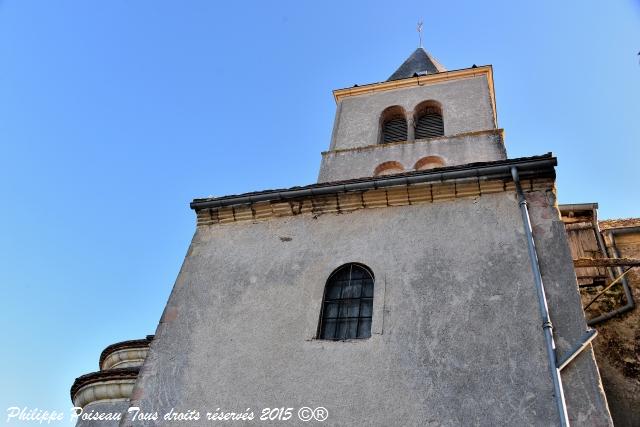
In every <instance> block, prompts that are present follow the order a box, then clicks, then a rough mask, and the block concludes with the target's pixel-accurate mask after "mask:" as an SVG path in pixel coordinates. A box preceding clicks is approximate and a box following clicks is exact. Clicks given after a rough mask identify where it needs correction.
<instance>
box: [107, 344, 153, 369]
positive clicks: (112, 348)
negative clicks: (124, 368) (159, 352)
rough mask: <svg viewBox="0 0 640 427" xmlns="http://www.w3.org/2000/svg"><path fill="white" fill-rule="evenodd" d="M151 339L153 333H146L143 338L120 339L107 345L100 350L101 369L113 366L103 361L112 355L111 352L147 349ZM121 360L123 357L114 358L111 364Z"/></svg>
mask: <svg viewBox="0 0 640 427" xmlns="http://www.w3.org/2000/svg"><path fill="white" fill-rule="evenodd" d="M151 341H153V335H147V336H146V337H145V338H143V339H139V340H128V341H120V342H117V343H115V344H111V345H109V346H108V347H107V348H105V349H104V350H102V353H101V354H100V362H99V367H100V369H102V370H104V369H109V367H111V366H113V365H109V363H105V362H106V361H107V359H108V358H109V356H110V355H112V354H114V353H116V352H119V351H121V350H129V349H135V350H139V349H147V348H149V346H150V345H151ZM122 360H124V359H119V360H116V361H115V362H114V363H113V364H116V363H118V362H119V361H122Z"/></svg>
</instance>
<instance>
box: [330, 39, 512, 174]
mask: <svg viewBox="0 0 640 427" xmlns="http://www.w3.org/2000/svg"><path fill="white" fill-rule="evenodd" d="M333 95H334V98H335V100H336V104H337V109H336V117H335V123H334V127H333V134H332V137H331V145H330V147H329V150H328V151H326V152H324V153H322V164H321V166H320V175H319V178H318V182H329V181H340V180H345V179H352V178H362V177H372V176H379V175H391V174H397V173H402V172H409V171H414V170H425V169H431V168H438V167H447V166H456V165H462V164H467V163H475V162H488V161H495V160H504V159H506V158H507V154H506V150H505V148H504V141H503V132H502V129H499V128H498V121H497V115H496V102H495V94H494V90H493V71H492V68H491V66H490V65H487V66H481V67H478V66H475V65H474V66H473V67H471V68H466V69H462V70H454V71H448V70H447V69H446V68H445V67H444V66H442V65H441V64H440V63H439V62H438V61H437V60H436V59H435V58H434V57H433V56H431V55H430V54H429V53H428V52H427V51H426V50H424V49H423V48H422V47H419V48H418V49H416V50H415V51H414V52H413V53H412V54H411V55H410V56H409V57H408V58H407V60H406V61H404V63H402V65H401V66H400V67H399V68H398V69H397V70H396V71H395V72H394V73H393V74H392V75H391V76H390V77H389V78H388V79H387V80H386V81H384V82H380V83H372V84H366V85H362V86H359V85H355V86H353V87H351V88H346V89H338V90H335V91H334V92H333Z"/></svg>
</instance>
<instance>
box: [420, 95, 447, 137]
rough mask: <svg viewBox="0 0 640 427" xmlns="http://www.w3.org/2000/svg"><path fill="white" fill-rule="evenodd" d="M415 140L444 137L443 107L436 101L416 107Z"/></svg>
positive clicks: (426, 102)
mask: <svg viewBox="0 0 640 427" xmlns="http://www.w3.org/2000/svg"><path fill="white" fill-rule="evenodd" d="M413 117H414V118H413V121H414V123H415V138H416V139H426V138H436V137H438V136H444V122H443V120H442V106H441V105H440V103H438V102H436V101H425V102H422V103H420V104H418V106H417V107H416V109H415V111H414V114H413Z"/></svg>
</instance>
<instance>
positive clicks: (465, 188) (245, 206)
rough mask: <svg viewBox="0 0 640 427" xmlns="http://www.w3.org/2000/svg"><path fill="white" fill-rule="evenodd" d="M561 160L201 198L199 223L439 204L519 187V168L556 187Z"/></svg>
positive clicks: (528, 187) (532, 180)
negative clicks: (515, 179)
mask: <svg viewBox="0 0 640 427" xmlns="http://www.w3.org/2000/svg"><path fill="white" fill-rule="evenodd" d="M555 165H556V158H555V157H553V156H552V155H551V153H549V154H547V155H544V156H536V157H527V158H521V159H510V160H500V161H494V162H485V163H472V164H466V165H460V166H451V167H446V168H439V169H431V170H428V171H413V172H406V173H402V174H397V175H388V176H379V177H373V178H371V177H369V178H360V179H351V180H348V181H339V182H328V183H320V184H313V185H309V186H307V187H294V188H291V189H288V190H268V191H261V192H256V193H247V194H243V195H238V196H226V197H219V198H209V199H196V200H194V201H193V202H192V203H191V208H192V209H194V210H195V211H196V216H197V225H198V226H203V225H213V224H228V223H234V222H244V221H259V220H267V219H270V218H274V217H284V216H294V215H299V214H306V213H310V214H313V215H321V214H327V213H345V212H352V211H355V210H358V209H370V208H384V207H391V206H405V205H413V204H418V203H435V202H443V201H449V200H454V199H458V198H466V197H478V196H482V195H486V194H492V193H500V192H506V191H515V186H514V184H513V179H512V176H511V168H512V167H516V168H518V171H519V174H520V178H521V183H522V187H523V189H524V191H547V190H552V191H553V190H554V184H555Z"/></svg>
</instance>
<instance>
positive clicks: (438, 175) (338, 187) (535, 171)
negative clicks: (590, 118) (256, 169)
mask: <svg viewBox="0 0 640 427" xmlns="http://www.w3.org/2000/svg"><path fill="white" fill-rule="evenodd" d="M556 165H557V160H556V158H555V157H553V156H551V154H548V155H546V156H545V157H541V158H539V159H529V160H520V161H518V160H512V161H509V160H507V161H505V162H504V163H501V164H497V165H487V166H475V167H468V168H459V169H458V168H456V169H453V170H445V171H441V172H438V171H433V172H421V173H416V174H413V175H408V176H406V175H405V176H389V177H376V178H369V179H363V180H362V181H355V182H349V183H344V184H331V183H327V184H326V185H323V184H316V185H313V186H309V187H306V188H298V189H296V188H293V189H289V190H273V191H265V192H261V193H254V194H247V195H239V196H227V197H220V198H215V199H202V200H194V201H193V202H191V204H190V207H191V209H193V210H195V211H198V210H200V209H210V208H221V207H225V206H231V205H244V204H250V203H256V202H265V201H272V200H280V201H281V200H289V199H297V198H301V197H309V196H322V195H327V194H336V193H346V192H349V191H363V190H373V189H378V188H385V187H393V186H398V185H411V184H424V183H430V182H443V181H449V180H454V179H457V180H459V179H470V178H493V179H500V178H505V179H509V180H511V179H512V178H511V168H512V167H514V166H517V168H518V171H519V173H520V176H521V177H522V178H529V177H532V176H538V175H540V173H539V172H540V171H544V170H553V167H554V166H556Z"/></svg>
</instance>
